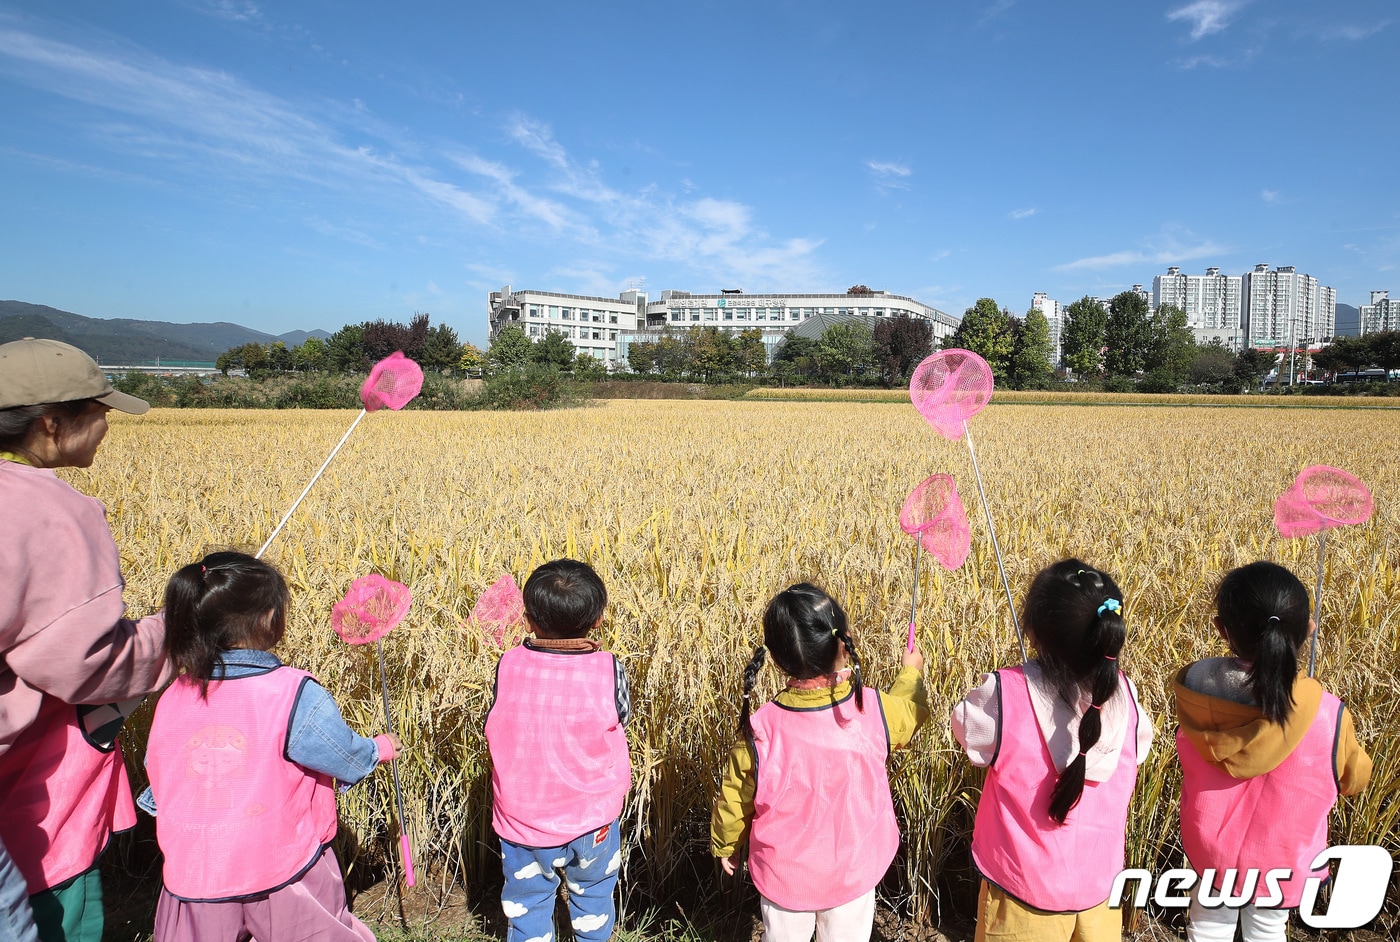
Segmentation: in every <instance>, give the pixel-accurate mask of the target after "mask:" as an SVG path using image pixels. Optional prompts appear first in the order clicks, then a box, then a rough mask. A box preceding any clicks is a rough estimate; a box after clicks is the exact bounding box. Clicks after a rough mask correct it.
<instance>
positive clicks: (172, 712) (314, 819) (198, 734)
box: [146, 667, 336, 902]
mask: <svg viewBox="0 0 1400 942" xmlns="http://www.w3.org/2000/svg"><path fill="white" fill-rule="evenodd" d="M310 677H311V675H310V674H308V673H306V672H305V671H299V670H296V669H294V668H291V667H279V668H277V669H276V670H273V671H269V672H268V673H266V674H256V675H254V676H251V677H238V678H234V679H231V680H224V681H215V682H214V683H211V684H210V685H209V699H208V700H207V701H205V700H203V699H201V698H200V696H199V685H198V684H194V683H190V682H188V681H186V680H183V679H181V680H177V681H175V683H173V684H171V685H170V687H169V689H167V690H166V691H165V693H164V694H162V695H161V698H160V702H159V703H158V704H156V713H155V718H154V719H153V720H152V721H151V738H150V742H149V744H148V745H147V747H146V771H147V773H148V774H149V775H150V779H151V790H152V791H153V792H154V793H155V799H156V839H157V840H158V841H159V842H160V849H161V851H162V852H163V853H164V854H165V871H164V877H165V888H166V889H167V890H169V891H170V893H171V894H172V895H174V896H176V897H178V898H180V899H183V900H192V901H198V902H217V901H222V900H228V899H235V898H238V897H245V896H256V895H260V894H263V893H269V892H271V891H273V890H276V889H280V888H282V887H284V886H286V885H288V884H290V883H292V882H295V881H296V880H297V879H299V878H300V877H301V876H302V875H303V874H304V873H305V872H306V871H307V870H308V869H309V868H310V867H311V866H312V864H314V863H315V862H316V860H317V858H319V857H320V855H321V850H322V848H324V847H325V846H326V845H327V844H329V843H330V842H331V840H332V838H334V837H335V831H336V817H335V791H334V789H333V788H332V787H331V780H330V779H329V778H328V777H327V776H325V775H321V774H319V773H316V772H311V771H309V770H307V769H304V768H302V767H301V766H299V765H297V764H296V763H294V762H291V761H289V760H288V759H287V758H286V753H285V750H286V747H287V734H288V731H289V729H290V726H291V718H292V710H293V708H294V707H295V705H296V699H297V694H298V693H300V691H301V686H302V684H303V683H304V682H305V681H306V680H308V679H310Z"/></svg>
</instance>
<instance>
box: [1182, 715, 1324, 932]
mask: <svg viewBox="0 0 1400 942" xmlns="http://www.w3.org/2000/svg"><path fill="white" fill-rule="evenodd" d="M1341 716H1342V701H1340V700H1338V699H1337V698H1336V697H1334V696H1333V695H1332V694H1330V693H1326V692H1324V693H1323V694H1322V703H1321V704H1320V705H1319V706H1318V709H1317V715H1316V716H1315V717H1313V721H1312V725H1311V726H1309V727H1308V731H1307V732H1306V733H1304V734H1303V739H1302V741H1301V742H1299V743H1298V746H1297V748H1296V749H1294V750H1293V752H1292V753H1291V754H1290V755H1289V756H1288V758H1287V759H1284V760H1283V762H1282V763H1281V764H1280V765H1279V766H1278V768H1276V769H1274V770H1273V771H1272V772H1266V773H1265V774H1263V775H1259V776H1256V777H1254V778H1246V779H1236V778H1231V777H1230V776H1229V775H1227V774H1226V773H1224V772H1222V771H1221V770H1220V769H1218V768H1216V767H1215V766H1213V765H1211V764H1210V763H1209V762H1207V761H1206V760H1205V759H1203V758H1201V754H1200V753H1199V752H1197V751H1196V747H1195V746H1193V745H1192V744H1191V742H1190V741H1189V740H1188V739H1187V738H1186V737H1185V736H1184V735H1183V734H1182V733H1181V731H1180V730H1178V731H1177V734H1176V751H1177V755H1179V756H1180V757H1181V775H1182V782H1181V843H1182V846H1183V847H1184V848H1185V849H1186V856H1187V858H1188V859H1189V860H1190V861H1191V866H1192V867H1193V868H1194V869H1195V870H1196V872H1197V873H1199V872H1201V871H1203V870H1208V869H1214V870H1215V871H1216V872H1217V873H1223V871H1225V870H1227V869H1236V870H1239V871H1245V870H1249V869H1257V870H1259V883H1258V886H1257V889H1256V891H1255V899H1258V898H1259V897H1260V896H1267V895H1268V888H1267V887H1265V885H1264V879H1263V875H1264V873H1265V872H1267V871H1269V870H1273V869H1279V868H1283V867H1287V868H1288V869H1290V870H1292V871H1293V878H1292V879H1290V880H1285V881H1283V882H1282V883H1281V884H1280V889H1282V890H1283V903H1282V904H1280V905H1282V906H1287V907H1290V908H1291V907H1294V906H1297V905H1298V904H1299V903H1300V902H1301V901H1302V897H1303V887H1304V886H1305V884H1306V882H1307V879H1308V877H1310V876H1318V877H1325V876H1326V875H1327V872H1326V871H1325V870H1320V871H1318V872H1316V873H1313V872H1312V871H1311V870H1309V869H1308V868H1309V866H1310V865H1311V864H1312V861H1313V858H1314V857H1316V856H1317V855H1318V854H1319V853H1321V852H1322V851H1323V850H1324V849H1325V848H1326V847H1327V816H1328V813H1329V812H1331V810H1332V806H1333V805H1334V804H1336V802H1337V794H1338V792H1337V777H1336V772H1335V770H1334V768H1333V764H1332V763H1333V755H1334V753H1335V751H1336V748H1337V725H1338V723H1340V722H1341ZM1243 876H1244V875H1243V872H1241V874H1240V875H1239V877H1237V878H1236V884H1235V892H1239V889H1240V886H1241V883H1242V881H1243Z"/></svg>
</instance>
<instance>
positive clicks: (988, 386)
mask: <svg viewBox="0 0 1400 942" xmlns="http://www.w3.org/2000/svg"><path fill="white" fill-rule="evenodd" d="M909 398H910V399H912V400H913V402H914V408H915V409H918V410H919V414H920V415H922V416H923V417H924V418H925V419H926V420H927V421H928V424H929V425H932V426H933V428H934V430H935V431H937V432H938V434H939V435H942V436H943V437H944V438H950V439H953V440H955V441H956V440H957V439H959V438H962V436H963V422H965V421H967V420H968V419H970V418H972V417H973V416H974V415H976V414H977V413H979V412H981V411H982V410H983V409H984V408H986V406H987V403H988V402H990V401H991V398H992V368H991V367H990V366H988V365H987V361H986V360H984V359H982V358H981V357H979V356H978V355H977V354H975V353H973V352H972V351H971V350H940V351H938V352H937V353H935V354H933V355H931V356H929V357H926V358H925V359H924V361H923V362H922V363H920V364H919V365H918V367H917V368H915V370H914V375H913V376H912V377H910V378H909Z"/></svg>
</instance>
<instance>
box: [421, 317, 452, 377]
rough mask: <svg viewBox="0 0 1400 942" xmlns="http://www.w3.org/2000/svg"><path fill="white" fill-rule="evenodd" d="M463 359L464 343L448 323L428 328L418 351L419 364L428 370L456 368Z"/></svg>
mask: <svg viewBox="0 0 1400 942" xmlns="http://www.w3.org/2000/svg"><path fill="white" fill-rule="evenodd" d="M461 360H462V343H461V341H460V340H458V339H457V331H455V330H453V329H452V328H451V327H449V326H447V325H446V324H438V325H437V326H436V327H431V328H429V329H428V332H427V335H426V336H425V337H424V338H423V346H422V349H420V350H419V352H418V364H419V365H420V366H422V367H423V368H424V369H428V370H454V369H457V368H458V366H457V364H458V363H460V362H461Z"/></svg>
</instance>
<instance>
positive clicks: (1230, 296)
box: [1152, 266, 1244, 350]
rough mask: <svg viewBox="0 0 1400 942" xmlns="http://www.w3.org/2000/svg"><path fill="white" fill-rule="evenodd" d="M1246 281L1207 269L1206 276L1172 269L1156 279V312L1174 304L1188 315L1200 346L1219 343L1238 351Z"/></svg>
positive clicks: (1187, 323) (1154, 303) (1188, 322)
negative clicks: (1184, 273) (1160, 308)
mask: <svg viewBox="0 0 1400 942" xmlns="http://www.w3.org/2000/svg"><path fill="white" fill-rule="evenodd" d="M1243 296H1244V278H1243V276H1241V275H1222V274H1220V269H1219V268H1207V269H1206V273H1205V274H1204V275H1183V274H1182V273H1181V269H1180V268H1178V267H1176V266H1172V267H1171V268H1168V269H1167V273H1166V274H1165V275H1157V276H1156V277H1154V278H1153V279H1152V309H1153V310H1156V309H1157V308H1159V307H1161V306H1162V305H1163V304H1172V305H1175V306H1176V307H1179V308H1181V309H1182V310H1183V311H1185V312H1186V325H1187V326H1188V327H1190V328H1191V329H1192V331H1193V332H1194V333H1195V335H1196V342H1197V343H1203V344H1204V343H1212V342H1219V343H1221V344H1223V345H1225V346H1226V347H1228V348H1230V349H1231V350H1238V349H1239V348H1240V344H1241V342H1242V340H1243V329H1242V324H1241V321H1242V312H1243V304H1242V299H1243Z"/></svg>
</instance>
